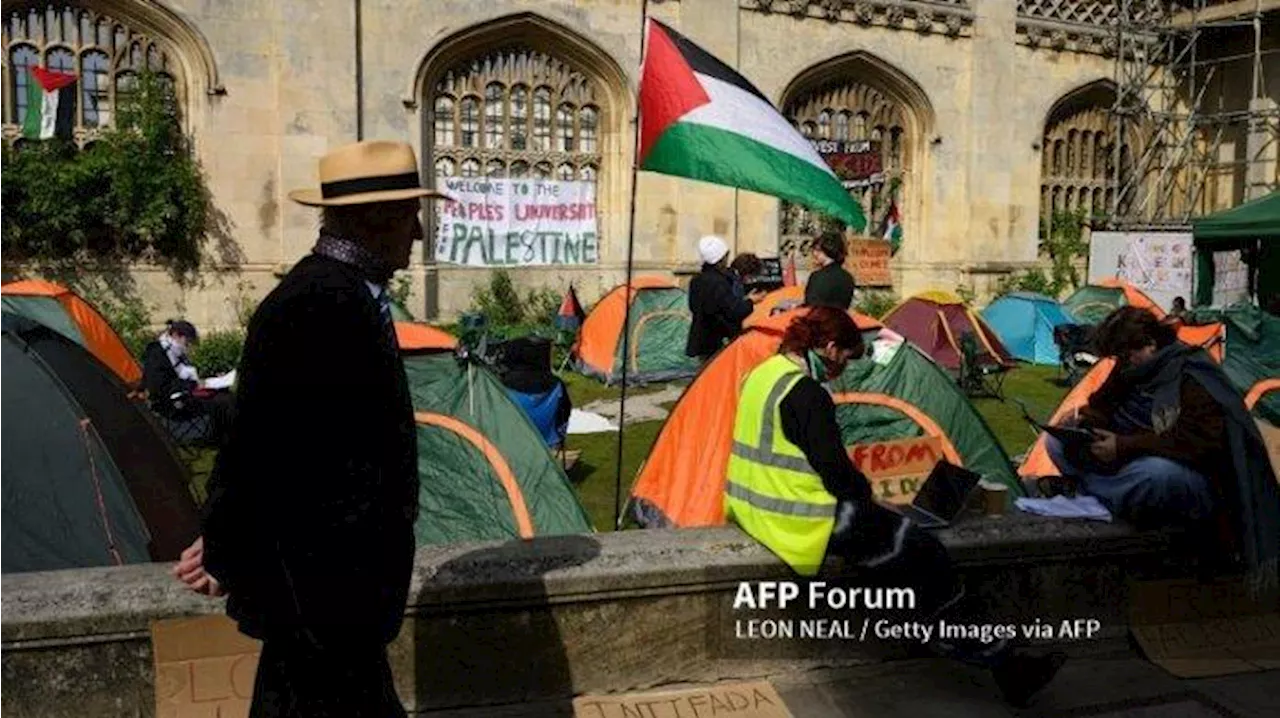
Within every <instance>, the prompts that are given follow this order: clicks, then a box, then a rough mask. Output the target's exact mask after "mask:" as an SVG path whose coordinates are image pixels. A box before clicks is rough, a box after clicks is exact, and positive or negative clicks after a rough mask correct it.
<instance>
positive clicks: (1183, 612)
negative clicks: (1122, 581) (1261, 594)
mask: <svg viewBox="0 0 1280 718" xmlns="http://www.w3.org/2000/svg"><path fill="white" fill-rule="evenodd" d="M1132 612H1133V619H1132V621H1131V623H1132V624H1133V629H1132V630H1133V635H1134V638H1136V639H1137V641H1138V644H1139V645H1141V646H1142V650H1143V652H1144V653H1146V655H1147V657H1148V658H1149V659H1151V661H1152V662H1153V663H1155V664H1156V665H1158V666H1160V667H1161V668H1163V669H1165V670H1166V671H1168V672H1169V673H1171V674H1173V675H1175V676H1178V677H1179V678H1203V677H1208V676H1222V675H1230V674H1234V673H1250V672H1257V671H1267V670H1273V669H1275V668H1280V614H1277V613H1276V612H1275V610H1274V606H1273V605H1270V604H1268V603H1266V602H1259V601H1255V600H1253V599H1252V598H1251V597H1250V595H1249V593H1248V589H1247V588H1246V587H1245V585H1244V584H1243V583H1242V582H1240V581H1232V580H1219V581H1216V582H1212V583H1200V582H1197V581H1190V580H1182V581H1150V582H1141V583H1138V584H1136V585H1135V586H1134V600H1133V608H1132Z"/></svg>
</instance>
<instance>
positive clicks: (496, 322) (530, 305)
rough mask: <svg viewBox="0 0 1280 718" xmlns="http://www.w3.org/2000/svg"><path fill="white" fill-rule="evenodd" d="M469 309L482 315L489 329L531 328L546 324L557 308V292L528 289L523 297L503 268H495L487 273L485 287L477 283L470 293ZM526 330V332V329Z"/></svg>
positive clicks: (551, 320) (544, 289)
mask: <svg viewBox="0 0 1280 718" xmlns="http://www.w3.org/2000/svg"><path fill="white" fill-rule="evenodd" d="M471 300H472V302H473V305H474V308H473V311H476V312H479V313H481V314H483V315H484V316H485V319H486V320H487V321H488V325H489V327H491V328H503V329H505V330H507V332H506V333H510V330H516V329H532V328H537V327H543V328H545V327H544V325H550V324H551V323H552V322H553V321H554V319H555V316H556V312H557V311H559V309H560V294H559V293H558V292H556V290H554V289H550V288H546V287H543V288H539V289H529V290H528V291H526V292H525V295H524V298H523V299H521V297H520V290H519V289H518V288H517V287H516V285H515V282H513V281H512V280H511V275H510V274H508V273H507V271H506V270H505V269H495V270H493V272H492V273H490V275H489V284H488V286H478V287H476V288H475V289H473V290H472V292H471ZM526 333H528V332H526Z"/></svg>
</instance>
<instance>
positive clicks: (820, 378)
mask: <svg viewBox="0 0 1280 718" xmlns="http://www.w3.org/2000/svg"><path fill="white" fill-rule="evenodd" d="M806 359H807V360H808V364H809V376H810V377H813V380H814V381H816V382H818V383H819V384H821V383H822V382H824V381H826V380H827V379H829V378H830V375H831V369H830V367H829V365H828V364H827V360H826V359H825V358H823V356H822V355H821V354H819V353H818V352H816V351H814V350H812V349H810V350H809V352H808V354H807V356H806Z"/></svg>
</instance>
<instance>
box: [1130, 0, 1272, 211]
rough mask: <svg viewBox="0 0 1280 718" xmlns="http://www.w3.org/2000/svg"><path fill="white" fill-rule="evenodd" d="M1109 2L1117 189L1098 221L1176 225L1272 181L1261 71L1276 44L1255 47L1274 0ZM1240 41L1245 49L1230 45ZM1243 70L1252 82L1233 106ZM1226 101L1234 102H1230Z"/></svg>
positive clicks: (1268, 106)
mask: <svg viewBox="0 0 1280 718" xmlns="http://www.w3.org/2000/svg"><path fill="white" fill-rule="evenodd" d="M1117 5H1118V7H1117V11H1118V12H1117V17H1116V23H1115V26H1114V31H1115V38H1114V41H1115V53H1116V55H1115V56H1116V61H1115V84H1116V98H1115V104H1114V105H1113V107H1112V108H1111V114H1112V128H1113V134H1112V137H1113V138H1115V140H1116V141H1115V142H1114V144H1113V145H1112V147H1111V153H1112V154H1111V158H1110V163H1111V167H1110V177H1111V180H1112V186H1113V187H1115V188H1116V191H1115V192H1114V194H1113V195H1112V198H1111V202H1110V206H1109V207H1108V210H1109V211H1110V215H1111V217H1110V220H1109V222H1107V224H1108V225H1109V226H1110V227H1111V228H1113V229H1137V228H1139V227H1161V226H1182V227H1185V226H1187V225H1188V224H1189V221H1190V219H1191V217H1193V216H1196V215H1200V214H1204V213H1208V212H1212V211H1214V210H1217V209H1222V208H1224V207H1226V206H1232V205H1234V204H1238V203H1239V202H1241V201H1244V200H1248V199H1252V198H1254V197H1257V196H1261V195H1262V194H1265V193H1266V192H1269V191H1271V190H1274V189H1276V169H1275V167H1276V153H1277V146H1278V145H1280V136H1278V130H1277V128H1278V127H1280V123H1278V122H1277V120H1280V109H1277V106H1276V102H1275V99H1274V98H1268V97H1266V96H1265V94H1264V93H1265V89H1264V72H1263V71H1264V59H1266V58H1268V57H1270V56H1272V55H1275V54H1276V53H1280V47H1277V48H1270V49H1265V48H1264V47H1263V27H1264V16H1266V14H1267V12H1268V11H1269V10H1275V9H1276V8H1277V7H1280V3H1276V2H1274V0H1225V1H1224V0H1117ZM1276 17H1277V14H1275V13H1273V14H1271V15H1270V16H1269V19H1270V20H1271V21H1272V22H1275V18H1276ZM1250 33H1251V35H1252V37H1251V38H1250V37H1249V35H1250ZM1249 42H1251V44H1252V49H1251V50H1250V51H1247V52H1240V51H1236V50H1240V49H1243V47H1241V46H1243V45H1245V44H1247V43H1249ZM1246 63H1247V67H1246ZM1246 69H1247V71H1248V73H1249V80H1250V84H1249V86H1248V90H1247V95H1248V99H1247V102H1246V103H1245V104H1244V106H1243V107H1241V106H1239V100H1240V99H1242V97H1241V95H1242V94H1244V93H1240V92H1239V91H1238V89H1239V88H1238V87H1236V88H1233V87H1232V83H1236V82H1238V80H1237V79H1236V78H1238V77H1239V75H1237V74H1236V73H1238V72H1240V71H1241V70H1246ZM1273 71H1277V72H1280V69H1278V70H1273ZM1233 89H1235V90H1236V93H1235V95H1234V97H1232V96H1231V92H1232V90H1233ZM1231 99H1235V100H1236V105H1237V106H1235V107H1232V106H1230V104H1231V103H1230V100H1231ZM1231 149H1234V153H1233V156H1232V157H1225V156H1224V150H1231ZM1241 150H1243V151H1241ZM1224 194H1226V195H1227V196H1225V197H1224V196H1223V195H1224Z"/></svg>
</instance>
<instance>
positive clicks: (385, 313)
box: [378, 289, 396, 343]
mask: <svg viewBox="0 0 1280 718" xmlns="http://www.w3.org/2000/svg"><path fill="white" fill-rule="evenodd" d="M378 313H379V314H380V315H381V316H382V331H383V333H384V334H386V335H387V336H389V337H391V338H392V340H393V342H392V343H394V339H395V336H396V327H395V321H394V320H393V319H392V317H391V293H390V292H388V291H387V290H386V289H383V290H382V292H381V293H379V294H378Z"/></svg>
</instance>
